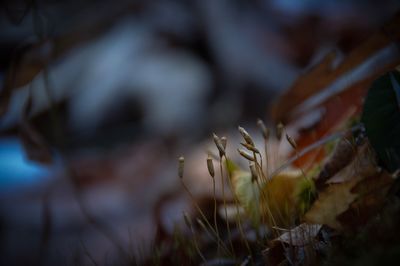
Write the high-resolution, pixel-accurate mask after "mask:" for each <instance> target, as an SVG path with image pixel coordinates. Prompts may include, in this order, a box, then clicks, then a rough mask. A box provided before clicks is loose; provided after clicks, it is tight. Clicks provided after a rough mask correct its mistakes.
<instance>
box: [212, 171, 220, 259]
mask: <svg viewBox="0 0 400 266" xmlns="http://www.w3.org/2000/svg"><path fill="white" fill-rule="evenodd" d="M212 182H213V197H214V226H215V231H216V233H217V236H218V238H220V236H219V229H218V223H217V196H216V193H215V178H214V177H213V178H212ZM217 245H218V246H217V256H218V257H219V256H220V249H221V246H220V243H219V241H217Z"/></svg>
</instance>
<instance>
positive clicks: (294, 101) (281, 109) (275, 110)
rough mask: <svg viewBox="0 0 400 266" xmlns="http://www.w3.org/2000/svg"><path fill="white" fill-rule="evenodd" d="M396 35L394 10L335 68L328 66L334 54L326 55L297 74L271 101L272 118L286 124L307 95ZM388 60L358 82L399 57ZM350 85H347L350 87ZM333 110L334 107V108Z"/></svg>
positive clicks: (399, 26) (398, 21) (399, 18)
mask: <svg viewBox="0 0 400 266" xmlns="http://www.w3.org/2000/svg"><path fill="white" fill-rule="evenodd" d="M399 38H400V13H397V14H396V15H395V16H394V17H393V19H392V20H391V21H389V22H388V23H387V24H385V25H384V26H383V27H382V29H381V30H380V31H378V32H376V33H375V34H374V35H372V36H371V37H370V38H369V39H367V40H366V41H365V42H364V43H362V44H361V45H360V46H359V47H357V48H356V49H354V50H353V51H352V52H351V53H350V54H349V55H348V56H347V57H346V58H345V59H344V60H343V61H342V62H341V63H340V64H339V65H338V66H337V67H333V66H332V62H333V60H334V59H335V54H334V53H330V54H328V55H327V56H326V57H325V58H324V59H323V60H322V61H321V62H320V64H318V65H316V66H315V67H314V68H312V69H311V70H310V71H309V72H308V73H307V74H305V75H303V76H301V77H299V78H298V79H297V81H296V82H295V83H294V85H293V86H292V87H291V88H290V89H289V90H288V91H287V92H286V93H285V94H284V95H282V96H281V98H280V99H279V100H278V101H277V102H276V103H275V104H274V106H273V107H272V110H271V114H272V118H273V119H274V120H275V121H276V122H279V121H281V122H284V123H288V122H289V120H290V116H291V112H292V111H293V110H294V109H295V108H296V107H297V106H299V105H300V104H301V103H302V102H304V101H305V100H306V99H308V98H309V97H311V96H313V95H315V94H316V93H318V92H320V91H321V90H322V89H324V88H326V87H327V86H328V85H330V84H332V83H333V82H334V81H335V80H336V79H337V78H338V77H340V76H343V75H344V74H346V73H348V72H349V71H350V70H352V69H354V68H355V67H356V66H359V65H360V64H361V63H363V62H364V61H365V60H366V59H368V58H369V57H371V56H372V55H373V54H375V53H376V52H377V51H379V50H380V49H382V48H384V47H385V46H387V45H388V44H390V43H391V42H393V41H396V40H398V39H399ZM391 59H392V61H391V62H386V64H381V65H380V67H379V68H377V69H374V73H373V74H372V75H370V76H368V77H364V78H363V79H362V80H361V81H360V83H364V81H366V80H368V81H369V82H368V83H367V84H366V85H367V87H368V85H369V84H370V82H372V81H373V80H374V79H375V78H376V77H377V76H379V75H381V74H382V73H384V72H385V71H387V70H388V69H391V68H394V67H395V66H396V65H398V64H399V62H400V58H391ZM353 85H354V84H350V86H349V88H351V87H352V86H353ZM336 110H337V109H336Z"/></svg>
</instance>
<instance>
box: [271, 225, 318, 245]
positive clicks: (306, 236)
mask: <svg viewBox="0 0 400 266" xmlns="http://www.w3.org/2000/svg"><path fill="white" fill-rule="evenodd" d="M321 228H322V225H320V224H305V223H303V224H300V225H298V226H296V227H295V228H293V229H290V230H289V231H288V232H286V233H283V234H282V235H280V236H279V237H278V238H276V239H274V240H273V242H276V241H280V242H283V243H286V244H289V245H292V246H305V245H308V244H310V243H312V241H313V240H315V237H316V236H317V235H318V233H319V230H321Z"/></svg>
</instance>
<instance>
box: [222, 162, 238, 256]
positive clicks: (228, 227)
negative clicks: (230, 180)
mask: <svg viewBox="0 0 400 266" xmlns="http://www.w3.org/2000/svg"><path fill="white" fill-rule="evenodd" d="M219 170H220V174H221V185H222V200H223V204H224V210H225V221H226V230H227V232H228V240H229V245H230V246H231V250H232V253H233V254H235V250H234V248H233V244H232V235H231V228H230V225H229V221H228V211H227V209H226V198H225V182H224V172H223V169H222V156H220V157H219Z"/></svg>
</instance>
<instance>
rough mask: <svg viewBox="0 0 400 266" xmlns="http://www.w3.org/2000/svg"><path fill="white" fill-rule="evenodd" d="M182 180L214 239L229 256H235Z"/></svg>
mask: <svg viewBox="0 0 400 266" xmlns="http://www.w3.org/2000/svg"><path fill="white" fill-rule="evenodd" d="M179 180H181V184H182V186H183V188H184V189H185V191H186V192H187V193H188V195H189V197H190V199H191V201H192V203H193V205H194V206H195V208H196V209H197V211H198V212H199V213H200V215H201V218H202V219H203V220H204V221H205V222H206V224H207V226H208V227H209V229H210V230H211V232H212V234H211V235H214V237H216V240H217V241H218V242H219V243H221V247H222V248H223V249H224V250H225V251H226V252H227V253H228V254H229V255H232V256H233V254H232V253H231V252H230V251H229V249H228V248H227V247H226V245H225V243H224V242H223V241H222V239H221V238H220V236H219V235H218V234H217V232H216V231H215V229H214V228H213V227H212V225H211V224H210V222H209V221H208V219H207V217H206V216H205V215H204V213H203V211H202V210H201V208H200V206H199V204H197V202H196V200H195V199H194V196H193V194H192V192H190V190H189V188H188V187H187V186H186V184H185V182H183V180H182V179H179Z"/></svg>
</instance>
